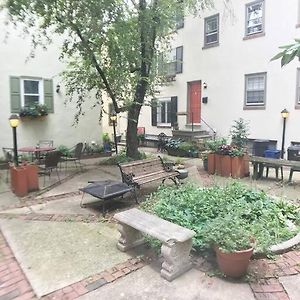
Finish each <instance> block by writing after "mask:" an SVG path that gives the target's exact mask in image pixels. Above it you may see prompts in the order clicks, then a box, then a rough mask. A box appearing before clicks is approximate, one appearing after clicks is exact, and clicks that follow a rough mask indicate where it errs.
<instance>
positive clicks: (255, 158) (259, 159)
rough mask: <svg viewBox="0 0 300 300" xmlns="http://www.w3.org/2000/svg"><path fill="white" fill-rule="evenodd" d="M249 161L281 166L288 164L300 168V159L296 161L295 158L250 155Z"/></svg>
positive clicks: (287, 165)
mask: <svg viewBox="0 0 300 300" xmlns="http://www.w3.org/2000/svg"><path fill="white" fill-rule="evenodd" d="M249 161H250V162H253V163H265V164H271V165H276V166H279V167H283V166H286V167H294V168H300V161H295V160H286V159H278V158H268V157H260V156H250V157H249Z"/></svg>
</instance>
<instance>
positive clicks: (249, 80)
mask: <svg viewBox="0 0 300 300" xmlns="http://www.w3.org/2000/svg"><path fill="white" fill-rule="evenodd" d="M266 82H267V73H256V74H248V75H245V107H247V108H251V107H252V108H255V107H265V105H266Z"/></svg>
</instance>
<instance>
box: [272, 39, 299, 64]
mask: <svg viewBox="0 0 300 300" xmlns="http://www.w3.org/2000/svg"><path fill="white" fill-rule="evenodd" d="M279 49H281V52H279V53H278V54H276V55H275V56H274V57H273V58H272V59H271V60H276V59H281V67H283V66H285V65H287V64H288V63H290V62H291V61H292V60H294V59H295V58H296V57H298V59H300V39H295V43H293V44H290V45H285V46H281V47H279Z"/></svg>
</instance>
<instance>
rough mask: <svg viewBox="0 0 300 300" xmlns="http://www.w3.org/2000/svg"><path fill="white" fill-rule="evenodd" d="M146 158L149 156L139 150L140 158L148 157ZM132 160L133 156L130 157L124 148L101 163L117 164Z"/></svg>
mask: <svg viewBox="0 0 300 300" xmlns="http://www.w3.org/2000/svg"><path fill="white" fill-rule="evenodd" d="M146 158H147V156H146V154H145V153H144V152H139V157H138V159H146ZM130 161H133V159H132V158H131V157H128V156H127V155H126V151H125V150H123V151H121V152H120V153H119V154H117V155H114V156H112V157H110V158H108V159H106V160H105V161H102V162H101V164H102V165H117V164H121V163H125V162H130Z"/></svg>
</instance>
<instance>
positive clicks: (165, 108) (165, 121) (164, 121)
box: [151, 96, 177, 127]
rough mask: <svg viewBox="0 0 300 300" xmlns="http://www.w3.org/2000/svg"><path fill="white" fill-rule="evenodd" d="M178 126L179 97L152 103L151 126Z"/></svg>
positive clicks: (160, 99)
mask: <svg viewBox="0 0 300 300" xmlns="http://www.w3.org/2000/svg"><path fill="white" fill-rule="evenodd" d="M175 124H177V96H173V97H163V98H159V99H153V100H152V101H151V125H152V126H168V127H171V126H175Z"/></svg>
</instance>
